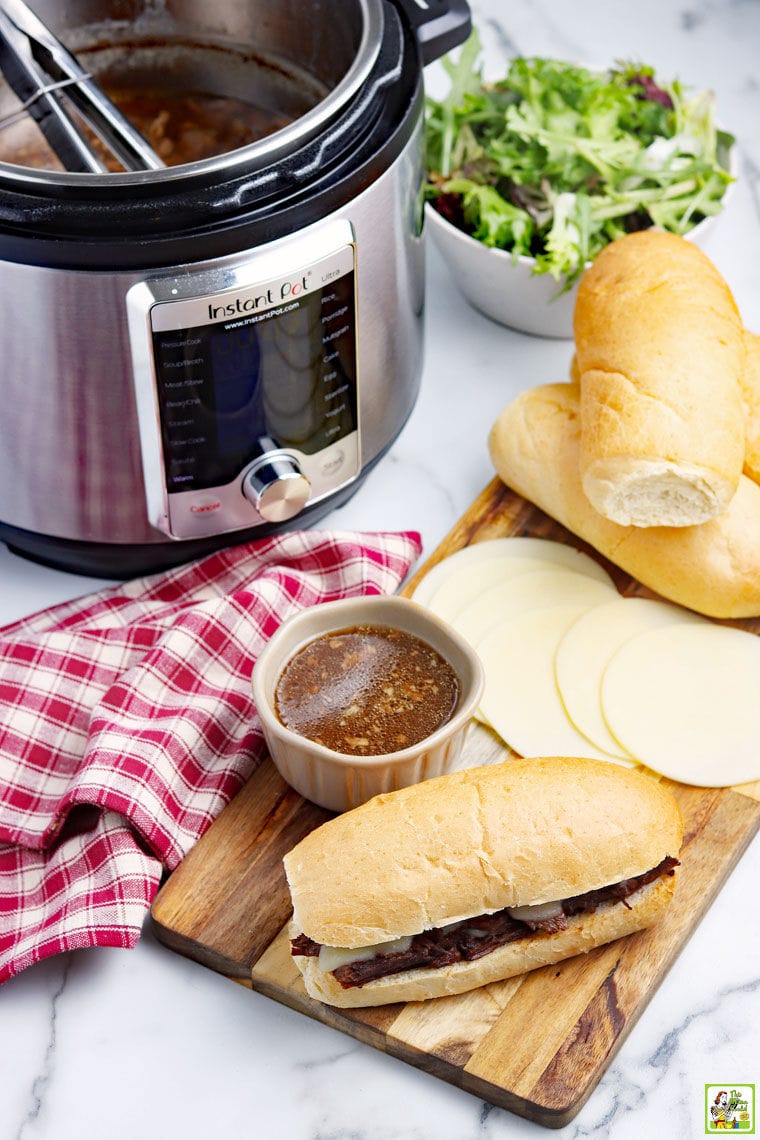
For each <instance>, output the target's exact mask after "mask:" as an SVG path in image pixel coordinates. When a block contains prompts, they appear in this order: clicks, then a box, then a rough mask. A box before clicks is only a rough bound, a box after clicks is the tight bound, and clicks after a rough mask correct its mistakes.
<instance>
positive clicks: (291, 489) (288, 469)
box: [243, 456, 311, 522]
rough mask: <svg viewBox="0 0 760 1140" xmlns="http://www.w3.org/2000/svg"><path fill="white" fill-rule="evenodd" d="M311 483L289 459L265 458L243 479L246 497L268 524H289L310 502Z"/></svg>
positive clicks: (278, 457) (286, 457) (284, 457)
mask: <svg viewBox="0 0 760 1140" xmlns="http://www.w3.org/2000/svg"><path fill="white" fill-rule="evenodd" d="M310 491H311V487H310V484H309V480H308V479H307V478H306V476H305V475H304V474H302V472H301V471H299V469H298V467H297V465H296V464H295V462H294V461H293V460H292V459H290V458H289V457H288V456H275V457H273V458H271V459H266V458H265V459H263V460H262V461H261V463H259V464H258V465H257V466H256V467H254V468H253V469H252V470H251V471H249V472H248V474H247V475H246V477H245V479H244V480H243V494H244V495H245V497H246V499H248V501H249V502H250V503H251V504H252V505H253V506H254V507H255V509H256V510H257V511H258V513H259V514H260V515H261V517H262V518H263V519H265V520H266V522H285V521H286V520H287V519H292V518H293V517H294V515H297V514H298V513H299V511H302V510H303V508H304V507H305V506H306V504H307V502H308V501H309V494H310Z"/></svg>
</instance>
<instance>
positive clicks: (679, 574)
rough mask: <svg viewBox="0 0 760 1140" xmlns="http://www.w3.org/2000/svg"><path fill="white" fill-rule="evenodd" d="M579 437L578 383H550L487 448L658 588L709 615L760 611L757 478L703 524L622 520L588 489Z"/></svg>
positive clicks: (524, 401)
mask: <svg viewBox="0 0 760 1140" xmlns="http://www.w3.org/2000/svg"><path fill="white" fill-rule="evenodd" d="M580 436H581V418H580V402H579V396H578V389H577V386H576V385H574V384H547V385H543V386H541V387H537V388H533V389H530V390H528V391H526V392H523V393H522V394H521V395H520V396H518V397H517V399H516V400H514V401H513V402H512V403H511V404H510V405H508V407H506V408H505V409H504V411H503V412H502V413H501V415H500V416H499V417H498V419H497V420H496V422H495V424H494V425H493V428H492V429H491V433H490V435H489V450H490V454H491V459H492V462H493V465H494V467H495V469H496V471H497V472H498V474H499V475H500V476H501V478H502V479H503V480H504V482H505V483H506V484H507V485H508V486H509V487H511V488H512V489H513V490H515V491H517V492H518V494H520V495H522V496H523V497H524V498H526V499H528V500H530V502H533V503H535V504H536V505H537V506H538V507H540V508H541V510H543V511H545V512H546V514H548V515H550V516H551V517H552V518H554V519H556V520H557V521H558V522H560V523H562V525H563V526H566V527H567V528H568V530H571V531H572V532H573V533H574V534H577V535H578V536H579V537H580V538H582V539H584V540H585V541H586V542H588V543H590V545H591V546H593V547H594V548H595V549H596V550H598V551H599V552H600V554H603V555H605V556H606V557H607V558H609V559H610V560H611V561H612V562H614V563H616V564H617V565H618V566H620V567H621V568H622V569H623V570H626V571H627V572H628V573H629V574H631V575H632V576H633V577H634V578H637V579H638V580H639V581H640V582H642V583H643V584H644V585H645V586H649V587H650V589H652V590H654V591H656V592H657V593H658V594H661V595H662V596H663V597H665V598H669V599H670V600H671V601H673V602H677V603H679V604H680V605H683V606H687V607H689V608H690V609H693V610H696V611H697V612H698V613H702V614H707V615H709V616H710V617H718V618H742V617H758V616H760V486H758V485H757V484H756V483H754V482H752V480H750V479H748V478H747V477H746V476H741V478H740V480H739V486H738V489H737V492H736V494H735V495H734V497H733V499H732V500H731V502H730V503H729V506H728V508H727V509H726V511H724V513H723V514H722V515H720V516H719V517H718V518H716V519H713V520H711V521H710V522H706V523H703V524H702V525H701V526H692V527H650V528H647V529H642V528H639V527H624V526H619V525H618V524H617V523H614V522H610V520H609V519H606V518H604V517H603V516H602V515H600V514H599V513H598V511H596V510H595V509H594V508H593V507H592V506H591V504H590V503H589V501H588V499H587V498H586V496H585V494H584V492H583V488H582V486H581V479H580V466H579V464H580V450H581V441H580Z"/></svg>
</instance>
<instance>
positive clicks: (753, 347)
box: [741, 331, 760, 483]
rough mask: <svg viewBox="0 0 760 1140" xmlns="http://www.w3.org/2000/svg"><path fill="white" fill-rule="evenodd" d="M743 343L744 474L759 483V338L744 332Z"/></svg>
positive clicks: (754, 334)
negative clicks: (745, 348)
mask: <svg viewBox="0 0 760 1140" xmlns="http://www.w3.org/2000/svg"><path fill="white" fill-rule="evenodd" d="M744 343H745V344H746V346H747V359H746V362H745V365H744V371H743V372H742V379H741V390H742V396H743V398H744V405H745V408H746V412H747V440H746V446H745V450H744V474H745V475H746V476H747V477H748V478H750V479H754V481H755V482H756V483H760V336H758V335H757V334H756V333H752V332H747V331H745V333H744Z"/></svg>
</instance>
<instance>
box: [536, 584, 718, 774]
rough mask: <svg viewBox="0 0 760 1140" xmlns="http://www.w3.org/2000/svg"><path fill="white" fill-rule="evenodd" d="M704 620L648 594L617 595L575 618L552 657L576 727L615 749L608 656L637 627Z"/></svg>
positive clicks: (639, 630)
mask: <svg viewBox="0 0 760 1140" xmlns="http://www.w3.org/2000/svg"><path fill="white" fill-rule="evenodd" d="M705 620H706V619H705V618H701V617H699V616H698V615H697V614H694V613H691V611H690V610H684V609H681V607H680V606H674V605H670V604H669V603H668V602H656V601H652V600H650V599H649V598H616V599H615V600H614V601H611V602H606V603H604V604H603V605H600V606H595V607H594V608H593V609H591V610H588V611H587V612H586V613H585V614H583V615H582V616H581V617H580V618H578V620H577V621H576V622H575V623H574V624H573V625H572V626H571V627H570V629H569V630H568V631H567V633H566V634H565V636H564V637H563V638H562V641H561V642H560V643H559V645H558V646H557V654H556V656H555V658H554V669H555V673H556V676H557V685H558V687H559V691H560V696H561V697H562V700H563V702H564V705H565V708H566V710H567V714H568V716H569V717H570V719H571V720H572V722H573V724H574V725H575V726H576V728H578V729H579V730H580V732H582V733H583V735H584V736H587V737H588V738H589V740H593V742H594V744H596V745H597V747H599V748H602V749H604V750H605V751H607V752H613V753H615V752H619V751H620V743H619V741H617V740H615V738H614V736H613V735H612V733H611V732H610V730H609V728H608V727H607V723H606V721H605V719H604V716H603V714H602V701H601V684H602V676H603V674H604V671H605V669H606V668H607V664H608V663H609V661H610V658H611V657H613V656H614V654H615V653H617V651H618V649H620V647H621V646H622V645H623V644H624V643H625V642H626V641H629V640H630V638H632V637H635V636H636V635H637V634H639V633H645V632H646V631H647V630H649V629H658V628H659V627H660V626H664V625H673V624H674V623H676V622H690V621H691V622H703V621H705Z"/></svg>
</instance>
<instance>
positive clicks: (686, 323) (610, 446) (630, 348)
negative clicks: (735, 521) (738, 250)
mask: <svg viewBox="0 0 760 1140" xmlns="http://www.w3.org/2000/svg"><path fill="white" fill-rule="evenodd" d="M574 332H575V343H576V355H577V361H576V367H577V372H578V375H579V377H580V384H581V419H582V425H583V430H582V437H581V440H582V446H581V452H580V471H581V480H582V486H583V489H584V491H585V492H586V495H587V497H588V499H589V501H590V502H591V503H592V505H593V506H594V507H596V509H597V511H599V513H600V514H602V515H604V516H605V517H606V518H608V519H611V520H612V521H613V522H617V523H620V524H621V525H622V526H629V525H632V526H642V527H646V526H692V525H694V524H698V523H702V522H705V521H707V520H708V519H711V518H714V517H715V516H716V515H718V514H720V513H721V512H722V511H724V510H725V509H726V507H727V506H728V503H729V501H730V499H731V497H732V496H733V495H734V493H735V491H736V488H737V485H738V482H739V476H740V474H741V471H742V464H743V461H744V413H743V408H742V402H741V393H740V387H739V382H740V377H741V373H742V369H743V361H744V352H745V348H744V337H743V329H742V322H741V317H740V315H739V312H738V309H737V307H736V304H735V303H734V299H733V297H732V296H731V292H730V290H729V288H728V286H727V284H726V282H725V281H724V280H723V278H722V277H721V275H720V273H719V272H718V270H717V269H716V268H715V266H714V265H713V264H712V262H711V261H710V260H709V258H708V257H707V256H706V255H705V254H704V253H703V252H702V251H701V250H700V249H698V248H697V246H695V245H694V244H693V243H691V242H689V241H687V240H686V239H685V238H681V237H677V236H676V235H674V234H667V233H663V232H659V231H656V230H645V231H642V232H640V233H634V234H629V235H628V236H626V237H624V238H620V239H619V240H618V241H615V242H612V243H611V244H610V245H608V246H606V247H605V249H604V250H602V252H601V253H600V254H599V256H598V257H597V258H596V260H595V261H594V262H593V264H592V265H591V267H590V268H589V269H588V270H587V271H586V273H585V274H584V276H583V278H582V279H581V283H580V286H579V290H578V300H577V304H576V307H575V315H574Z"/></svg>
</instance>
